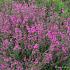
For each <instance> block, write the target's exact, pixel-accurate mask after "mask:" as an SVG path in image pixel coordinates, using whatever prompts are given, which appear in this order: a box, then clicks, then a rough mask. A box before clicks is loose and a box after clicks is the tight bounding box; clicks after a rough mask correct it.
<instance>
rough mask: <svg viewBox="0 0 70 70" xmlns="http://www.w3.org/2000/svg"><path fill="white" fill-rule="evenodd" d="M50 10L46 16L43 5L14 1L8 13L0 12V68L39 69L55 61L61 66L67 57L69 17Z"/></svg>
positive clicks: (12, 69) (68, 48)
mask: <svg viewBox="0 0 70 70" xmlns="http://www.w3.org/2000/svg"><path fill="white" fill-rule="evenodd" d="M51 12H52V13H51ZM49 13H50V14H51V15H50V16H49V17H48V16H47V17H46V16H45V15H46V7H41V8H40V7H37V6H36V5H35V4H33V3H18V2H15V1H13V2H12V10H11V14H8V13H7V12H6V11H5V13H4V12H1V11H0V43H1V44H0V46H1V45H2V47H0V69H1V70H41V69H42V66H43V65H45V64H46V65H48V64H49V65H50V66H52V70H53V67H55V65H57V62H58V63H59V65H60V66H61V63H62V62H63V61H64V59H65V57H68V56H69V50H70V47H69V46H70V43H69V42H70V18H67V19H66V18H64V19H63V18H62V17H59V16H58V15H55V16H56V17H54V15H53V14H54V13H53V10H52V11H51V10H50V11H49ZM55 14H56V13H55ZM58 17H59V18H58ZM48 18H49V19H48ZM56 18H57V19H56ZM61 19H62V21H61V22H63V25H62V24H60V23H61V22H59V20H61ZM51 20H53V21H51ZM63 30H65V31H66V32H67V33H66V32H64V31H63ZM62 41H64V43H62ZM57 58H58V60H57Z"/></svg>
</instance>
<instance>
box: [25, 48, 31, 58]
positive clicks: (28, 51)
mask: <svg viewBox="0 0 70 70" xmlns="http://www.w3.org/2000/svg"><path fill="white" fill-rule="evenodd" d="M24 54H25V55H26V56H27V57H29V56H31V54H32V51H30V50H29V49H25V50H24Z"/></svg>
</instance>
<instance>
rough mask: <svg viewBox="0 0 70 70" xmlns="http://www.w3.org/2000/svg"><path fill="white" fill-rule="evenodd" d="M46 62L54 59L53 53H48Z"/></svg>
mask: <svg viewBox="0 0 70 70" xmlns="http://www.w3.org/2000/svg"><path fill="white" fill-rule="evenodd" d="M45 57H46V63H49V62H50V61H51V60H52V54H51V53H46V55H45Z"/></svg>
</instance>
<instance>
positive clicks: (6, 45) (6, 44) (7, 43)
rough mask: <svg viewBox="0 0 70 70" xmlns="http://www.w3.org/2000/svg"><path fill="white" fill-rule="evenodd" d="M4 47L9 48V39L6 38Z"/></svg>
mask: <svg viewBox="0 0 70 70" xmlns="http://www.w3.org/2000/svg"><path fill="white" fill-rule="evenodd" d="M2 45H3V48H4V49H7V48H8V46H9V41H8V39H5V40H3V44H2Z"/></svg>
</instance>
